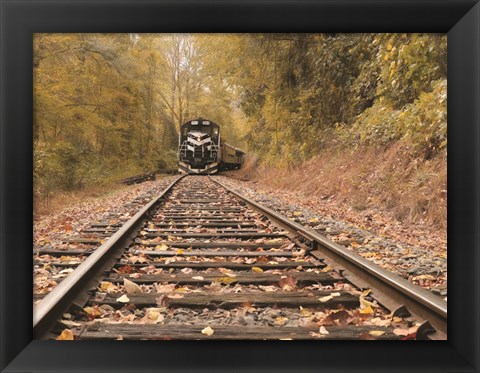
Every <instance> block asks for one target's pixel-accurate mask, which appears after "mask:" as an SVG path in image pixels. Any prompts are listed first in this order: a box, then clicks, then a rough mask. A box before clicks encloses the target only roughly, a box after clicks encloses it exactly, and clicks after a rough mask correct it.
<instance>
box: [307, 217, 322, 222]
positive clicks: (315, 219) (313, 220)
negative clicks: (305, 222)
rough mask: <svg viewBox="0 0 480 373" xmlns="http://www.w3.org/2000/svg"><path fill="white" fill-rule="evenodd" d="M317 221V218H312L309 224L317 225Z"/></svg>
mask: <svg viewBox="0 0 480 373" xmlns="http://www.w3.org/2000/svg"><path fill="white" fill-rule="evenodd" d="M319 221H320V220H318V218H312V219H310V220H309V222H310V223H318V222H319Z"/></svg>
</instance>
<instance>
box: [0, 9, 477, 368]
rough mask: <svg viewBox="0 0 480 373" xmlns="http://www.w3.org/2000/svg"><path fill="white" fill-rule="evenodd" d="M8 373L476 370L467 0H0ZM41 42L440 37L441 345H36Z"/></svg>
mask: <svg viewBox="0 0 480 373" xmlns="http://www.w3.org/2000/svg"><path fill="white" fill-rule="evenodd" d="M0 12H1V19H0V27H1V40H0V48H1V49H0V52H1V61H0V68H1V77H0V78H1V80H0V82H1V108H0V109H1V110H0V113H1V127H0V141H1V143H0V144H1V147H0V152H1V158H0V162H1V168H0V172H1V174H0V183H1V184H0V196H1V200H0V246H1V247H0V266H1V271H0V276H1V298H0V299H1V309H0V368H1V369H2V371H4V372H27V371H28V372H36V371H42V372H45V371H48V372H50V371H51V372H57V371H58V372H67V371H89V372H92V371H115V372H124V371H125V372H137V371H142V372H143V371H152V372H153V371H155V372H157V371H175V372H180V371H182V372H183V371H205V372H217V371H232V372H244V371H248V372H253V371H262V372H269V371H272V372H287V371H291V372H303V371H338V372H344V371H348V372H354V371H364V372H380V371H381V372H393V371H395V372H397V371H398V372H400V371H402V372H403V371H409V372H417V371H418V372H420V371H422V372H423V371H429V372H460V371H461V372H478V371H480V370H479V369H480V368H479V367H480V364H479V341H480V338H479V314H480V312H479V311H480V308H479V300H480V294H479V283H480V281H479V275H478V273H479V267H480V266H479V264H480V263H479V242H480V239H479V231H480V229H479V228H480V224H479V214H480V209H479V202H480V199H479V190H480V185H479V184H480V182H479V171H480V167H479V166H480V164H479V160H480V156H479V155H480V151H479V145H480V144H479V139H480V137H479V128H480V125H479V124H480V113H479V110H480V109H479V106H480V94H479V93H480V73H479V66H480V4H478V1H473V0H461V1H458V0H436V1H426V0H419V1H411V0H405V1H400V0H391V1H390V0H369V1H364V0H357V1H354V0H337V1H331V0H325V1H322V0H310V1H308V0H307V1H305V0H302V1H294V0H282V1H265V0H263V1H249V0H245V1H214V0H212V1H205V0H197V1H192V0H183V1H182V0H181V1H167V0H165V1H155V0H141V1H133V0H118V1H105V0H99V1H86V0H83V1H71V0H69V1H56V0H53V1H44V0H38V1H37V0H30V1H20V0H0ZM35 32H448V64H449V66H448V141H449V143H448V253H449V259H448V269H449V334H448V341H435V342H433V341H431V342H421V341H401V342H395V343H393V342H390V343H386V342H379V341H372V342H367V341H359V342H345V341H338V342H321V341H315V342H305V341H303V342H302V341H290V342H287V341H270V342H262V341H255V342H247V341H244V342H242V341H238V342H222V341H190V342H182V341H159V342H146V341H123V342H109V343H107V342H96V343H93V342H81V341H80V342H74V343H68V342H61V341H58V342H57V341H32V274H31V273H32V256H31V247H32V103H33V99H32V35H33V33H35Z"/></svg>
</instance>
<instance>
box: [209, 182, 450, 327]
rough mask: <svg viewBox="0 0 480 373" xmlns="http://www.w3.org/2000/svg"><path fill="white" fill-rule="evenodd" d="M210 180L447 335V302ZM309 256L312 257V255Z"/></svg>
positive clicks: (220, 183)
mask: <svg viewBox="0 0 480 373" xmlns="http://www.w3.org/2000/svg"><path fill="white" fill-rule="evenodd" d="M210 178H211V177H210ZM211 179H212V180H213V181H214V182H215V183H217V184H218V185H220V186H221V187H223V188H225V189H226V190H227V191H229V192H231V193H233V194H234V195H236V196H237V197H238V198H240V199H242V200H243V201H245V202H246V203H247V204H249V205H250V206H252V207H254V208H255V209H257V210H258V211H260V212H262V213H263V214H265V215H267V216H268V217H269V218H270V219H272V220H276V221H278V222H280V223H281V224H283V225H285V226H286V227H290V228H291V229H293V230H295V231H296V232H297V233H298V234H300V235H302V236H304V237H305V238H307V239H308V240H310V241H311V242H312V244H313V249H317V250H320V251H321V252H322V254H324V255H326V256H327V257H329V258H330V259H331V260H332V261H334V262H335V263H337V264H338V265H340V266H342V267H344V268H345V269H346V270H348V271H350V272H351V273H352V274H353V275H354V276H357V277H358V278H360V279H363V280H364V281H366V282H367V283H368V284H369V285H370V286H371V287H372V288H373V289H374V290H376V291H377V292H379V293H380V294H382V296H386V297H389V298H391V299H392V300H393V301H394V303H396V304H398V305H403V306H405V307H406V308H407V309H408V311H409V312H410V313H411V314H412V315H413V316H416V317H417V318H419V319H423V320H427V321H428V322H430V324H431V325H432V326H433V327H434V328H435V329H436V330H437V331H438V332H440V333H442V334H445V335H446V334H447V302H446V301H445V300H443V299H441V298H440V297H438V296H436V295H434V294H432V293H431V292H429V291H428V290H426V289H423V288H420V287H419V286H416V285H414V284H412V283H410V282H409V281H407V280H405V279H404V278H401V277H400V276H398V275H396V274H394V273H392V272H389V271H387V270H385V269H383V268H381V267H379V266H378V265H376V264H375V263H372V262H370V261H368V260H367V259H365V258H362V257H361V256H359V255H358V254H355V253H353V252H351V251H349V250H348V249H347V248H346V247H343V246H340V245H338V244H337V243H335V242H333V241H331V240H329V239H328V238H326V237H325V236H323V235H321V234H319V233H317V232H315V231H314V230H312V229H310V228H307V227H304V226H302V225H300V224H298V223H296V222H293V221H291V220H290V219H288V218H287V217H285V216H283V215H281V214H279V213H278V212H276V211H274V210H272V209H270V208H268V207H265V206H262V205H261V204H259V203H257V202H256V201H253V200H252V199H250V198H248V197H245V196H243V195H242V194H240V193H238V192H236V191H235V190H232V189H231V188H229V187H227V186H226V185H225V184H223V183H222V182H220V181H218V180H215V179H214V178H211ZM311 254H313V255H315V253H314V252H312V253H311ZM392 311H393V310H392Z"/></svg>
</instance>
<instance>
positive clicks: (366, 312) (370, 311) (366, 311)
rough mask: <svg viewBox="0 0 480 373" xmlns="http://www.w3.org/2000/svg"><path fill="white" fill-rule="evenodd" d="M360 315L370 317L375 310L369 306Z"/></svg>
mask: <svg viewBox="0 0 480 373" xmlns="http://www.w3.org/2000/svg"><path fill="white" fill-rule="evenodd" d="M360 313H361V314H363V315H370V314H372V313H373V308H372V307H370V306H368V307H366V308H364V309H361V310H360Z"/></svg>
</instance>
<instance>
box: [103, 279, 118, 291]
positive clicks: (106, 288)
mask: <svg viewBox="0 0 480 373" xmlns="http://www.w3.org/2000/svg"><path fill="white" fill-rule="evenodd" d="M113 288H115V285H114V284H112V283H111V282H109V281H102V282H101V283H100V290H102V291H106V292H107V293H108V291H112V290H113Z"/></svg>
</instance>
